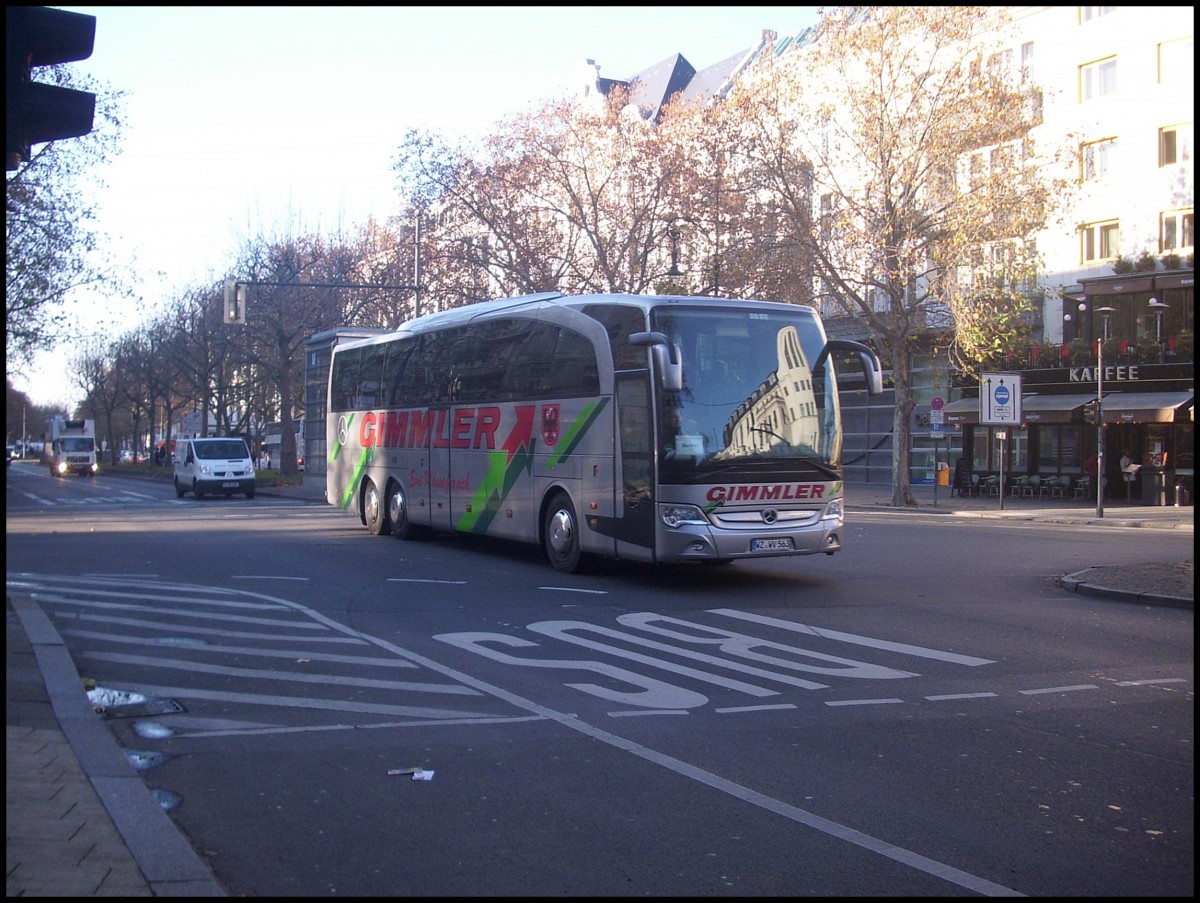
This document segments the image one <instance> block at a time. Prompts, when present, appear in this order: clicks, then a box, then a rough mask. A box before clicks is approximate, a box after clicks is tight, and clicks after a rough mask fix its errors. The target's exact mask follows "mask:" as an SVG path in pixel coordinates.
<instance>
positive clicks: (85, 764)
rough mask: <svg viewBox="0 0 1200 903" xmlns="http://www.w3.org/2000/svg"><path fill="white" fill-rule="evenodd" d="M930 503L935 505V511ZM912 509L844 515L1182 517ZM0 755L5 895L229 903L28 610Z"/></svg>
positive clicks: (1156, 567) (1127, 581) (860, 488)
mask: <svg viewBox="0 0 1200 903" xmlns="http://www.w3.org/2000/svg"><path fill="white" fill-rule="evenodd" d="M258 493H259V494H260V495H263V496H276V497H288V498H297V499H304V500H308V501H320V500H321V497H322V492H321V487H320V486H319V485H318V484H316V483H314V482H313V481H312V480H308V481H307V482H305V483H297V484H295V485H278V486H277V485H266V484H265V483H264V485H261V486H260V487H259V489H258ZM935 493H936V498H935ZM913 495H914V496H915V497H916V501H917V503H918V507H916V508H903V509H899V508H893V507H891V487H890V486H888V485H883V484H852V485H848V486H847V487H846V499H847V508H848V509H849V512H850V517H851V519H853V517H854V512H855V511H856V510H859V511H865V510H872V509H875V510H889V511H896V512H898V513H899V512H904V511H913V512H917V513H921V514H937V515H946V516H958V517H1005V518H1016V519H1026V520H1035V521H1043V522H1050V523H1077V524H1083V525H1102V526H1117V527H1130V526H1133V527H1144V528H1149V529H1160V530H1185V531H1188V532H1191V531H1192V529H1193V526H1194V516H1193V511H1194V509H1193V508H1190V507H1188V508H1146V507H1136V506H1127V505H1125V506H1118V505H1112V506H1107V507H1106V508H1105V511H1104V517H1103V518H1097V517H1096V506H1095V502H1090V503H1082V502H1076V503H1074V504H1071V503H1069V502H1068V503H1063V502H1062V501H1061V500H1057V501H1056V502H1055V503H1054V504H1053V505H1051V504H1048V503H1047V501H1046V500H1039V499H1034V500H1028V499H1026V500H1020V499H1005V500H1004V508H1003V509H1001V508H1000V502H999V499H996V498H990V499H989V498H983V499H975V498H969V499H959V498H958V497H957V496H956V497H954V498H951V497H950V492H949V490H948V489H947V488H946V487H937V489H936V491H935V487H933V486H914V487H913ZM1062 585H1063V587H1064V588H1066V589H1069V590H1072V591H1074V592H1079V593H1085V594H1091V595H1100V596H1105V597H1108V598H1117V599H1122V600H1127V601H1134V602H1139V603H1142V604H1160V605H1175V606H1184V607H1189V608H1190V607H1193V606H1194V590H1193V582H1192V569H1191V562H1186V563H1181V564H1179V565H1169V564H1148V565H1131V566H1127V567H1121V568H1091V569H1089V570H1087V571H1083V572H1080V573H1079V574H1072V575H1069V576H1066V577H1063V578H1062ZM5 615H6V617H5V626H6V631H5V633H6V644H5V649H6V656H5V661H6V667H5V684H6V691H5V692H6V697H5V701H6V711H7V715H8V721H7V731H6V742H5V750H6V752H5V769H6V775H5V787H6V794H5V797H6V800H5V801H6V825H7V838H6V858H7V876H8V877H7V879H6V890H7V895H8V896H10V897H13V896H71V897H79V896H122V897H126V896H128V897H135V896H140V897H148V896H227V894H226V892H225V890H224V889H223V888H222V887H221V886H220V884H219V883H218V882H217V881H216V879H215V878H214V877H213V875H212V873H211V872H210V870H209V869H208V867H207V865H206V864H205V863H204V861H203V860H202V859H201V858H200V856H199V855H198V854H197V853H196V852H195V850H193V849H192V847H191V844H190V842H189V841H188V840H187V839H186V838H185V837H184V836H183V834H181V833H180V832H179V830H178V829H177V828H176V827H175V824H174V822H172V821H171V819H170V816H168V815H167V814H166V812H165V811H164V810H163V809H162V808H161V807H160V806H159V805H158V802H157V801H156V800H155V798H154V797H153V795H152V794H151V792H150V789H149V788H148V787H147V786H146V785H145V783H144V782H143V781H142V779H141V777H140V776H139V775H138V773H137V771H136V770H135V769H134V767H133V765H132V764H130V762H129V761H128V760H127V759H126V758H125V756H124V754H123V753H122V752H121V750H120V749H119V748H118V746H117V743H116V739H115V738H114V737H113V735H112V732H111V731H109V729H108V727H107V726H106V725H105V724H104V722H103V721H102V720H101V718H100V717H99V716H98V715H96V713H95V712H94V711H93V709H92V707H91V704H90V703H89V701H88V699H87V695H86V693H85V692H84V690H83V684H82V681H81V679H80V676H79V672H78V671H77V670H76V668H75V665H74V663H73V662H72V661H71V658H70V655H69V654H68V652H67V649H66V646H65V644H64V643H63V641H62V638H61V637H60V636H59V635H58V632H57V631H56V630H55V628H54V625H53V624H51V622H50V620H49V618H48V617H47V616H46V615H45V613H44V612H43V611H42V610H41V608H40V607H39V606H38V604H37V603H36V602H35V601H33V600H32V599H30V598H28V597H27V596H23V595H21V594H15V595H9V596H8V604H7V606H6V612H5Z"/></svg>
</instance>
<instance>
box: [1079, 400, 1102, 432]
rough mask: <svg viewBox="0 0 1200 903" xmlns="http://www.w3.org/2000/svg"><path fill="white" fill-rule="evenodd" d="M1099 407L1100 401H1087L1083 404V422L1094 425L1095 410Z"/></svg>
mask: <svg viewBox="0 0 1200 903" xmlns="http://www.w3.org/2000/svg"><path fill="white" fill-rule="evenodd" d="M1099 407H1100V402H1098V401H1089V402H1088V403H1087V404H1085V405H1084V406H1083V422H1084V423H1090V424H1092V426H1095V425H1096V410H1097V408H1099Z"/></svg>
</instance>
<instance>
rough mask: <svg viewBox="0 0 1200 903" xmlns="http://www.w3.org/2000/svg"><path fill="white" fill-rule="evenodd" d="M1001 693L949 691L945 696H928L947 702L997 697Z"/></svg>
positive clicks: (933, 700) (934, 699)
mask: <svg viewBox="0 0 1200 903" xmlns="http://www.w3.org/2000/svg"><path fill="white" fill-rule="evenodd" d="M999 696H1000V694H999V693H947V694H945V695H944V696H926V697H925V698H926V699H928V700H929V701H930V702H947V701H952V700H955V699H997V698H999Z"/></svg>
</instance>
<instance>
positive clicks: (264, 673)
mask: <svg viewBox="0 0 1200 903" xmlns="http://www.w3.org/2000/svg"><path fill="white" fill-rule="evenodd" d="M83 656H84V657H85V658H88V659H92V660H95V661H102V662H115V663H116V664H119V665H142V666H146V667H152V668H172V669H174V670H176V671H185V672H188V673H191V674H220V675H222V676H225V677H246V678H251V679H254V680H280V681H287V682H289V683H310V684H321V685H322V686H337V687H364V688H368V689H373V690H414V691H418V692H421V693H447V694H450V695H455V696H479V695H480V693H479V691H477V690H472V689H471V688H470V687H464V686H462V685H461V684H432V683H423V682H419V681H409V680H377V679H375V678H369V677H339V676H336V675H333V674H311V673H305V672H300V671H277V670H274V669H271V670H267V669H264V668H234V667H230V666H228V665H211V664H206V663H202V662H195V661H191V660H190V659H176V658H160V657H157V656H147V655H125V654H123V653H120V652H84V653H83Z"/></svg>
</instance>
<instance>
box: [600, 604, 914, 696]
mask: <svg viewBox="0 0 1200 903" xmlns="http://www.w3.org/2000/svg"><path fill="white" fill-rule="evenodd" d="M617 623H618V624H620V625H621V626H623V627H634V628H636V629H638V630H643V631H645V632H646V633H654V634H657V635H659V636H665V637H668V638H670V639H673V640H681V641H683V642H684V643H691V644H694V645H701V646H716V647H717V649H718V650H720V651H721V652H722V653H724V654H726V655H731V656H734V657H736V658H743V659H749V660H750V661H755V662H765V663H767V664H770V665H775V666H777V667H780V668H784V669H786V670H790V671H808V672H812V673H814V674H822V675H826V676H829V677H853V678H858V679H862V680H896V679H899V678H904V677H917V676H918V675H916V674H913V673H912V672H911V671H898V670H897V669H895V668H888V667H886V666H884V665H873V664H869V663H867V662H860V661H855V660H854V659H849V658H841V657H840V656H836V655H828V654H826V653H824V652H813V651H812V650H809V649H801V648H800V647H799V646H787V645H784V644H783V643H776V642H773V641H771V640H764V639H761V638H759V637H756V636H750V635H748V634H744V633H731V632H730V631H728V630H721V629H720V628H717V627H710V626H708V625H707V624H697V623H696V622H694V621H684V620H681V619H679V618H671V617H667V616H666V615H658V614H654V613H652V612H631V613H630V614H625V615H621V616H619V617H618V618H617ZM664 624H665V625H669V626H667V627H664V626H661V625H664ZM674 628H682V629H674ZM654 645H655V647H656V648H660V649H666V650H670V649H671V648H672V647H670V646H662V645H659V644H654ZM760 649H768V650H771V651H773V652H782V653H785V654H786V655H788V656H790V657H789V658H781V657H780V656H778V655H768V654H766V653H764V652H759V651H757V650H760ZM676 654H678V655H688V654H690V653H684V652H678V651H677V652H676ZM797 658H813V659H817V660H818V661H822V662H829V663H831V664H833V665H837V667H823V666H820V665H810V664H801V663H800V662H797V661H795V659H797ZM715 661H718V662H723V660H721V659H716V660H715ZM725 666H726V667H730V668H732V667H737V666H735V665H729V664H726V665H725ZM752 673H764V674H773V673H774V672H769V671H766V672H758V671H757V669H754V671H753V672H752ZM774 679H775V680H780V681H783V682H784V683H791V682H792V681H791V680H789V679H788V678H786V677H783V676H776V677H775V678H774ZM800 685H801V686H804V685H807V686H808V687H809V689H823V688H824V687H825V685H824V684H814V683H811V682H809V681H804V682H802V683H801V684H800Z"/></svg>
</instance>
